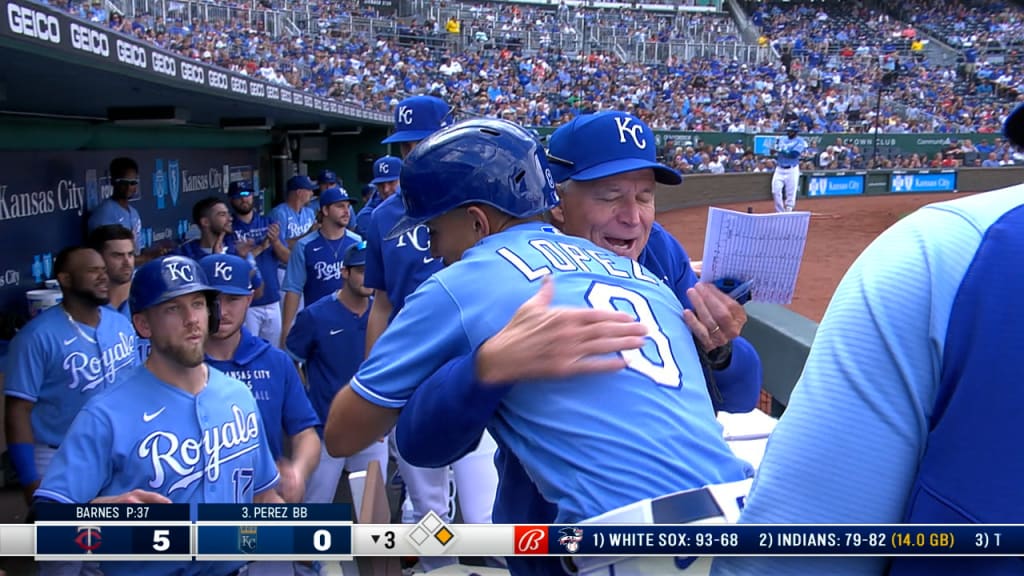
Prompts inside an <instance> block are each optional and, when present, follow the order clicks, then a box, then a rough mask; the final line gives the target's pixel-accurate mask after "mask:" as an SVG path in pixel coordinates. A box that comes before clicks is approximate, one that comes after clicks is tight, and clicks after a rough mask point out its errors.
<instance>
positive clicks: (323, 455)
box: [306, 442, 388, 506]
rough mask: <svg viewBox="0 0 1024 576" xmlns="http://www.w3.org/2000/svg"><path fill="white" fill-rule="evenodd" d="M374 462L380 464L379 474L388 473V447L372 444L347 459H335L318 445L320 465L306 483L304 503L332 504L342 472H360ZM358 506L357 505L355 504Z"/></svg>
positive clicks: (377, 443) (376, 443) (378, 443)
mask: <svg viewBox="0 0 1024 576" xmlns="http://www.w3.org/2000/svg"><path fill="white" fill-rule="evenodd" d="M374 460H376V461H377V462H378V463H379V464H380V470H381V473H383V474H384V475H385V477H386V476H387V473H388V445H387V444H385V443H384V442H374V443H373V445H371V446H370V447H369V448H367V449H366V450H363V451H362V452H360V453H358V454H356V455H355V456H351V457H349V458H335V457H333V456H331V455H330V454H328V453H327V447H326V445H325V444H324V443H322V442H321V443H320V464H319V465H318V466H317V467H316V470H314V471H313V474H311V475H310V477H309V480H307V481H306V502H308V503H310V504H329V503H331V502H334V493H335V492H337V490H338V483H339V482H341V474H342V472H343V471H345V470H348V471H349V472H360V471H362V470H366V469H367V468H369V466H370V462H372V461H374ZM355 505H356V506H359V503H358V502H356V503H355Z"/></svg>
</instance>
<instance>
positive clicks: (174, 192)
mask: <svg viewBox="0 0 1024 576" xmlns="http://www.w3.org/2000/svg"><path fill="white" fill-rule="evenodd" d="M167 191H168V192H170V194H171V203H172V204H173V205H175V206H177V205H178V196H179V195H180V194H181V170H180V169H179V167H178V161H177V160H168V161H167Z"/></svg>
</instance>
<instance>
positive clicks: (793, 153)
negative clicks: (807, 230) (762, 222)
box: [771, 122, 807, 212]
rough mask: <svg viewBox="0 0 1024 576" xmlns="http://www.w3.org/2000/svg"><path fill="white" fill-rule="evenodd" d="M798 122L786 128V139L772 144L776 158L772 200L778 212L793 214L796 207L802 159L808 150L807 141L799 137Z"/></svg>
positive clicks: (777, 140) (791, 123) (778, 139)
mask: <svg viewBox="0 0 1024 576" xmlns="http://www.w3.org/2000/svg"><path fill="white" fill-rule="evenodd" d="M799 131H800V124H799V123H798V122H790V123H789V125H788V126H786V137H785V138H783V137H779V138H776V139H775V142H774V143H772V147H771V153H772V155H774V156H775V174H774V175H772V198H774V199H775V211H776V212H792V211H793V207H795V206H796V194H797V190H798V187H799V186H800V158H801V157H802V156H803V154H804V151H806V150H807V141H806V140H804V139H803V138H801V137H800V136H798V135H797V133H798V132H799Z"/></svg>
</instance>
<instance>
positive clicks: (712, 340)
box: [396, 111, 761, 574]
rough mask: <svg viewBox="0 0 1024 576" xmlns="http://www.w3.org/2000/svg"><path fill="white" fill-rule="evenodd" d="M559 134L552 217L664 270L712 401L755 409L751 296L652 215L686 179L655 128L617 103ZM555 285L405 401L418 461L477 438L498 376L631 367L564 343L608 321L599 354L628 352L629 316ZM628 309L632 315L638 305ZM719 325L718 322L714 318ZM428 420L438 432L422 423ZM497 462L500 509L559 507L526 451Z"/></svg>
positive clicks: (517, 562)
mask: <svg viewBox="0 0 1024 576" xmlns="http://www.w3.org/2000/svg"><path fill="white" fill-rule="evenodd" d="M633 135H636V139H634V138H633ZM620 136H621V137H620ZM549 143H550V150H549V160H550V162H551V167H552V174H553V176H554V178H555V180H556V181H558V182H559V185H558V191H559V194H560V196H561V203H560V204H559V206H557V207H556V208H554V209H553V210H552V212H551V215H552V221H553V222H555V223H556V224H558V225H559V226H560V228H561V231H562V232H564V233H567V234H572V235H575V236H581V237H584V238H587V239H589V240H591V241H592V242H593V243H594V244H597V245H598V246H600V247H602V248H604V249H606V250H609V251H611V252H614V253H616V254H618V255H619V256H624V257H627V258H632V259H635V260H637V261H639V262H640V263H641V264H643V265H644V267H645V268H647V269H648V270H650V271H651V272H652V273H654V274H655V275H656V276H657V277H658V278H660V279H661V280H662V281H663V282H665V284H666V285H668V287H669V288H670V289H671V290H672V291H673V292H674V293H675V295H676V297H677V298H678V299H679V300H680V302H681V303H682V304H683V307H684V308H685V309H686V310H688V311H692V312H691V313H690V314H687V313H685V312H684V320H686V322H687V324H688V325H690V328H691V332H694V333H700V334H701V335H702V337H703V338H705V341H704V342H703V343H701V342H699V344H700V345H701V351H702V352H703V353H704V354H705V355H706V363H707V364H708V367H709V368H711V370H710V372H706V375H707V376H710V377H711V379H712V380H713V382H715V383H716V386H715V387H714V389H716V390H717V391H718V392H719V393H720V397H717V398H716V396H715V395H712V402H713V405H714V408H715V409H716V410H726V411H731V412H748V411H750V410H751V409H753V407H754V406H755V405H756V403H757V400H758V398H759V396H760V388H761V363H760V359H759V358H758V356H757V352H756V351H755V350H754V348H753V346H751V345H750V343H749V342H747V341H746V340H745V339H743V338H741V337H738V334H739V332H740V331H741V330H742V326H743V324H744V322H745V320H746V315H745V313H744V311H743V309H742V307H741V306H740V305H739V304H737V303H736V302H735V301H733V300H732V299H731V298H729V297H728V296H727V295H725V294H722V293H721V292H720V291H718V290H717V289H715V288H714V286H713V285H711V284H702V285H699V286H698V285H697V278H696V275H695V274H694V273H693V270H692V269H691V268H690V261H689V257H688V256H687V254H686V251H685V250H684V249H683V247H682V246H681V245H680V244H679V242H678V241H676V240H675V239H674V238H673V237H672V236H671V235H670V234H668V232H666V231H665V230H664V229H663V228H662V227H661V226H660V225H659V224H658V223H657V222H654V212H655V206H654V199H655V190H656V187H657V185H658V184H662V185H669V186H671V185H678V184H679V183H680V182H681V176H680V175H679V173H678V172H676V171H674V170H671V169H669V168H668V167H666V166H664V165H662V164H659V163H658V162H657V159H656V158H655V149H656V147H655V145H654V133H653V131H652V130H651V129H650V128H649V127H648V126H647V125H646V124H645V123H644V122H643V121H642V120H640V119H639V118H636V117H635V116H632V115H630V114H628V113H624V112H617V111H609V112H602V113H598V114H591V115H586V116H581V117H579V118H576V119H574V120H573V121H571V122H569V123H567V124H563V125H562V126H561V127H559V128H558V130H556V131H555V132H554V133H553V134H552V135H551V137H550V139H549ZM552 292H553V291H552V290H551V287H550V286H547V287H545V289H543V290H542V291H541V292H540V293H538V294H537V295H536V296H535V297H534V298H531V300H530V301H529V302H528V303H527V304H526V305H524V306H523V310H522V311H521V312H517V313H516V318H515V319H513V321H511V322H510V323H509V324H508V326H507V327H506V328H503V329H502V330H501V332H500V333H499V334H498V335H496V336H495V337H494V338H492V339H491V340H489V341H488V342H486V343H484V345H483V346H481V347H480V348H479V349H478V350H477V351H476V353H475V354H473V355H472V356H467V357H464V358H460V359H459V360H458V361H456V362H454V363H450V364H451V365H450V366H447V367H446V368H445V369H443V370H441V371H439V372H438V373H436V374H435V375H434V376H432V377H431V378H430V379H429V380H427V381H426V382H424V383H423V384H422V385H421V386H420V387H419V388H418V389H417V391H416V393H415V394H414V395H413V397H412V398H411V399H410V400H409V402H408V404H406V406H405V407H404V408H403V410H402V415H401V418H400V419H399V422H398V426H397V431H396V437H397V442H398V446H399V449H400V450H401V452H402V454H403V455H405V456H406V458H407V459H408V460H409V461H410V462H412V463H413V464H416V465H420V466H441V465H445V464H448V463H450V462H452V461H454V460H456V459H458V458H459V457H461V456H462V454H463V452H464V451H465V450H466V447H471V446H474V445H475V443H476V440H477V438H478V437H479V434H480V433H481V432H482V431H483V430H484V428H485V427H486V425H487V423H488V421H489V420H490V419H491V417H492V416H493V414H494V412H495V410H496V409H497V406H498V404H499V402H500V400H501V394H495V392H494V391H495V386H496V385H506V384H511V383H514V382H522V381H528V380H534V379H537V378H542V377H555V376H564V375H567V374H568V373H570V372H572V373H576V372H583V371H593V370H594V369H595V368H596V367H600V366H603V367H604V368H605V369H606V370H617V369H619V368H621V364H618V363H612V364H608V363H607V361H606V360H599V361H594V360H587V359H585V358H582V357H581V354H582V352H581V351H580V348H579V347H576V346H572V347H567V346H564V345H561V344H562V343H563V342H565V341H574V342H581V341H582V340H584V339H585V338H586V337H587V336H586V335H587V334H588V332H587V331H588V330H591V329H592V328H593V327H594V326H596V325H597V324H598V322H605V323H606V324H605V325H602V327H601V328H600V329H599V330H596V331H595V332H594V334H593V336H591V338H592V339H591V340H589V341H587V342H586V344H587V346H598V347H599V348H598V352H597V353H595V355H596V354H604V353H608V352H619V351H621V350H622V349H621V348H615V346H621V340H620V338H621V337H622V335H621V334H619V333H618V332H617V331H619V330H622V329H625V330H627V331H628V330H630V329H631V328H630V327H629V326H628V325H627V326H620V325H618V324H617V323H615V322H614V321H612V320H611V319H608V318H605V317H602V316H599V315H598V314H599V313H598V311H595V310H586V309H578V310H573V311H567V310H564V309H552V308H549V307H548V306H549V304H550V298H551V297H552ZM691 295H692V298H691ZM570 314H572V315H575V316H569V315H570ZM624 316H626V315H624ZM625 319H626V320H627V321H629V317H628V316H626V318H625ZM577 322H578V323H577ZM630 324H633V325H635V321H630ZM702 324H703V326H702ZM715 326H719V327H720V328H719V329H718V330H715V328H714V327H715ZM712 331H714V334H713V335H712V334H711V332H712ZM517 334H518V335H517ZM601 339H606V340H601ZM478 375H482V376H483V377H484V378H486V382H485V381H483V380H481V379H480V378H478ZM470 407H472V408H470ZM428 428H429V429H430V430H431V434H430V436H431V441H426V439H424V438H423V434H422V431H423V430H425V429H428ZM496 463H497V465H498V469H499V476H500V477H501V478H502V482H501V484H500V486H499V491H498V496H497V498H496V500H495V505H494V521H495V522H497V523H502V524H506V523H509V524H515V523H531V522H532V523H550V522H552V521H553V520H554V517H555V511H554V507H553V506H552V505H551V504H549V503H547V502H546V501H544V500H543V499H542V498H541V497H540V494H539V493H537V491H536V488H535V487H534V486H533V483H532V482H531V481H530V480H529V477H528V476H526V474H525V472H524V471H522V469H521V467H520V466H519V465H518V461H517V460H516V459H515V458H514V457H512V456H511V455H510V454H508V451H507V450H502V451H500V452H499V454H498V456H497V458H496ZM513 468H515V469H513ZM508 563H509V568H510V569H511V570H512V571H513V572H514V573H516V574H527V573H536V574H548V573H551V572H552V571H553V570H557V569H560V568H559V567H558V566H554V567H551V565H550V564H549V563H546V562H545V561H544V560H543V559H535V558H534V559H524V558H508ZM555 564H557V562H555Z"/></svg>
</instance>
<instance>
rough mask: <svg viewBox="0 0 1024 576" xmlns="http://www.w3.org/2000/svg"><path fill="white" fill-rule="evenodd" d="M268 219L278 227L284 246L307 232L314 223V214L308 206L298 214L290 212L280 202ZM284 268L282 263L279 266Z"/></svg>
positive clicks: (286, 206) (289, 208)
mask: <svg viewBox="0 0 1024 576" xmlns="http://www.w3.org/2000/svg"><path fill="white" fill-rule="evenodd" d="M270 219H271V220H272V221H274V222H277V225H278V226H279V227H280V233H279V237H280V238H281V242H284V243H285V245H287V244H288V241H289V240H291V239H293V238H299V237H301V236H302V235H303V234H305V233H306V232H309V229H310V227H311V226H313V223H314V222H316V212H314V211H313V210H312V209H311V208H310V207H309V206H303V207H302V208H301V209H300V210H299V211H298V212H296V211H294V210H292V207H291V206H289V205H288V203H287V202H282V203H280V204H278V205H277V206H274V209H273V210H271V211H270ZM281 267H282V268H284V263H282V264H281Z"/></svg>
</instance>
